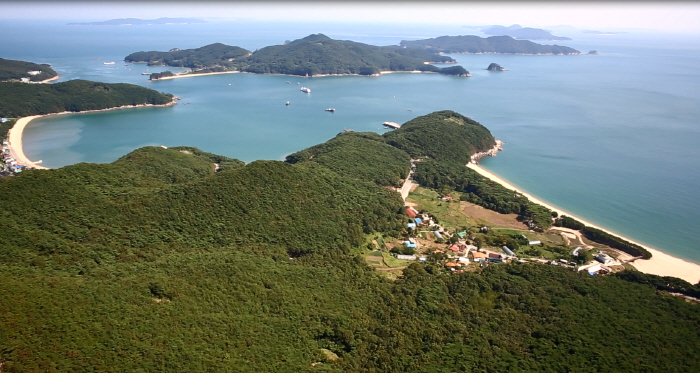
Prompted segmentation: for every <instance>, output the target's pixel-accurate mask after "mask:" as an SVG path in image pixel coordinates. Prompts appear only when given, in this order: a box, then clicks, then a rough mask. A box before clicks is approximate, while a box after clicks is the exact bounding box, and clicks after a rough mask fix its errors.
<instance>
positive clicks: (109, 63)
mask: <svg viewBox="0 0 700 373" xmlns="http://www.w3.org/2000/svg"><path fill="white" fill-rule="evenodd" d="M102 64H103V65H114V62H102Z"/></svg>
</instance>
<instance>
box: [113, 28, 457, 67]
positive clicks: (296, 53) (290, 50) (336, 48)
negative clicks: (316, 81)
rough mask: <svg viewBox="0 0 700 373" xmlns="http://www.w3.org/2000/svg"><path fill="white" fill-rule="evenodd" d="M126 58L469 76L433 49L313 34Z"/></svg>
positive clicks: (165, 62) (182, 64) (159, 62)
mask: <svg viewBox="0 0 700 373" xmlns="http://www.w3.org/2000/svg"><path fill="white" fill-rule="evenodd" d="M124 60H125V61H127V62H146V63H148V64H149V65H166V66H177V67H189V68H191V69H192V72H191V73H208V72H223V71H241V72H249V73H257V74H286V75H298V76H318V75H347V74H353V75H377V74H379V73H380V72H382V71H424V72H436V73H441V74H445V75H456V76H469V72H468V71H467V70H466V69H464V68H463V67H461V66H459V67H458V66H453V67H449V68H442V69H441V68H438V67H436V66H434V65H431V64H430V63H455V62H456V61H455V60H454V59H452V58H450V57H447V56H441V55H439V54H437V53H431V52H429V51H425V50H420V49H411V48H401V47H398V46H384V47H378V46H373V45H368V44H363V43H358V42H353V41H348V40H334V39H331V38H329V37H327V36H325V35H323V34H313V35H309V36H307V37H305V38H302V39H298V40H294V41H291V42H288V43H285V44H283V45H273V46H268V47H265V48H261V49H259V50H257V51H255V52H250V51H247V50H245V49H243V48H239V47H234V46H228V45H224V44H220V43H217V44H211V45H208V46H204V47H201V48H196V49H184V50H176V51H169V52H156V51H150V52H136V53H132V54H130V55H128V56H126V57H125V59H124Z"/></svg>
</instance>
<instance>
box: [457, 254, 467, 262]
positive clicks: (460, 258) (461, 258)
mask: <svg viewBox="0 0 700 373" xmlns="http://www.w3.org/2000/svg"><path fill="white" fill-rule="evenodd" d="M457 261H458V262H460V263H469V258H467V257H466V256H460V257H459V258H457Z"/></svg>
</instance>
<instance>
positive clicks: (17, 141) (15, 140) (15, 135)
mask: <svg viewBox="0 0 700 373" xmlns="http://www.w3.org/2000/svg"><path fill="white" fill-rule="evenodd" d="M41 117H43V115H33V116H31V117H24V118H19V119H17V122H16V123H15V125H14V126H13V127H12V129H10V132H9V134H8V136H7V137H8V142H9V143H10V146H9V149H10V155H12V158H14V159H15V160H16V161H17V162H19V163H20V164H22V165H24V166H25V167H31V168H36V169H48V167H44V166H41V165H39V164H37V163H34V162H32V161H30V160H29V158H27V156H26V155H24V150H23V148H22V132H24V127H26V126H27V124H29V122H31V121H32V120H34V119H36V118H41Z"/></svg>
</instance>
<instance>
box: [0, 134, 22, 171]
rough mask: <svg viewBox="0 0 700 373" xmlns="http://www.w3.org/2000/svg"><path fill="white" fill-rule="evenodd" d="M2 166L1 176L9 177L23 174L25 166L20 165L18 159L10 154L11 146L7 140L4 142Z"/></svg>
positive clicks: (0, 167)
mask: <svg viewBox="0 0 700 373" xmlns="http://www.w3.org/2000/svg"><path fill="white" fill-rule="evenodd" d="M2 162H3V163H2V166H0V174H2V175H4V176H7V175H10V174H17V173H20V172H22V170H23V169H24V166H23V165H21V164H19V162H17V160H16V159H14V158H12V155H11V154H10V144H9V143H8V142H7V140H4V141H3V142H2Z"/></svg>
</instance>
